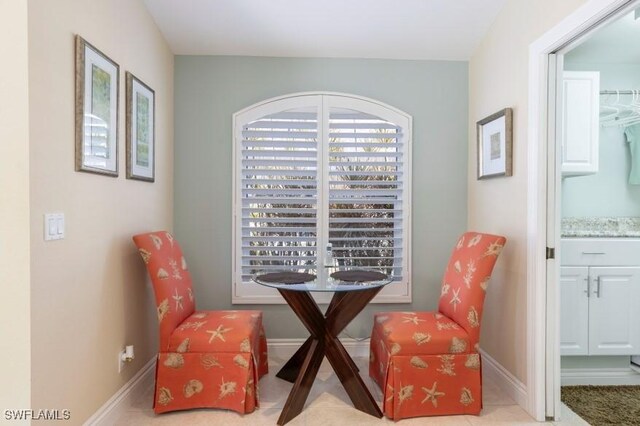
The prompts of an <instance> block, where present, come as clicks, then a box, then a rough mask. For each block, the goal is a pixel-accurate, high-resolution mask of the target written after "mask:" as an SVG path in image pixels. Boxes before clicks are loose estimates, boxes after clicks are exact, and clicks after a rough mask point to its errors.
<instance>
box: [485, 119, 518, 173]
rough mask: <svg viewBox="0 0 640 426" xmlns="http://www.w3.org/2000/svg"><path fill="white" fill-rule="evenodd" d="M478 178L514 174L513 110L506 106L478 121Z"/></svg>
mask: <svg viewBox="0 0 640 426" xmlns="http://www.w3.org/2000/svg"><path fill="white" fill-rule="evenodd" d="M477 133H478V179H486V178H491V177H498V176H511V175H512V163H513V161H512V145H513V140H512V139H513V111H512V109H511V108H505V109H503V110H502V111H498V112H496V113H495V114H492V115H490V116H488V117H487V118H485V119H482V120H480V121H478V123H477Z"/></svg>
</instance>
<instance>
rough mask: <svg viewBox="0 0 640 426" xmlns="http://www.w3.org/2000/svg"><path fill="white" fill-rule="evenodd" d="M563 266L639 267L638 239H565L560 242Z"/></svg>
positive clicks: (639, 244) (639, 241) (639, 247)
mask: <svg viewBox="0 0 640 426" xmlns="http://www.w3.org/2000/svg"><path fill="white" fill-rule="evenodd" d="M560 264H561V265H563V266H637V265H640V239H635V238H634V239H627V238H624V239H623V238H616V239H609V238H565V239H563V240H562V241H561V242H560Z"/></svg>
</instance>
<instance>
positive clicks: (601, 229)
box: [561, 217, 640, 238]
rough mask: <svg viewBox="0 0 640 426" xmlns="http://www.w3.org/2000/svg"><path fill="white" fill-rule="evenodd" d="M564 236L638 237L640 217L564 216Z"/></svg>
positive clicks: (562, 226) (639, 233)
mask: <svg viewBox="0 0 640 426" xmlns="http://www.w3.org/2000/svg"><path fill="white" fill-rule="evenodd" d="M561 236H562V237H592V238H637V237H640V217H563V218H562V221H561Z"/></svg>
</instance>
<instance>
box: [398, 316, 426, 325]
mask: <svg viewBox="0 0 640 426" xmlns="http://www.w3.org/2000/svg"><path fill="white" fill-rule="evenodd" d="M421 321H422V322H424V321H426V320H423V319H420V318H418V317H417V316H416V315H414V316H412V317H402V322H404V323H407V322H411V323H413V324H415V325H418V323H419V322H421Z"/></svg>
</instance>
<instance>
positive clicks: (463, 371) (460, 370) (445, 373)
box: [369, 329, 482, 420]
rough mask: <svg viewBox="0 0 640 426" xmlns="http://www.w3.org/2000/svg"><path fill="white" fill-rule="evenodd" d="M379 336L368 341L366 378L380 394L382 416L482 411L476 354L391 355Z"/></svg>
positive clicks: (417, 415)
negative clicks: (368, 355) (375, 386)
mask: <svg viewBox="0 0 640 426" xmlns="http://www.w3.org/2000/svg"><path fill="white" fill-rule="evenodd" d="M381 339H383V337H382V335H381V334H380V333H378V332H377V330H376V329H374V331H373V334H372V338H371V352H370V358H369V375H370V376H371V378H372V379H373V380H374V381H375V382H376V383H377V384H378V386H379V387H380V389H381V390H382V394H383V412H384V414H385V416H387V417H388V418H391V419H394V420H400V419H403V418H407V417H422V416H445V415H454V414H474V415H477V414H479V413H480V411H481V409H482V372H481V360H480V354H479V353H477V352H471V353H461V354H451V353H446V354H428V355H423V354H395V355H393V354H391V353H390V352H389V351H387V350H386V347H388V345H385V344H383V342H382V341H381Z"/></svg>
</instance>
